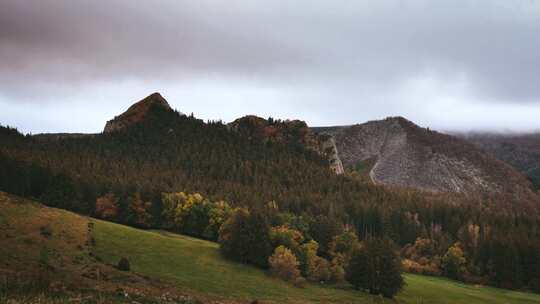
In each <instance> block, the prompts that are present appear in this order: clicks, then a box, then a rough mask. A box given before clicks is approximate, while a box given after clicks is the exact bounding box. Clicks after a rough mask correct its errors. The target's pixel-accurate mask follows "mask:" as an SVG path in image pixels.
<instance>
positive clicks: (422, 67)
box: [0, 0, 540, 134]
mask: <svg viewBox="0 0 540 304" xmlns="http://www.w3.org/2000/svg"><path fill="white" fill-rule="evenodd" d="M153 92H160V93H161V94H162V95H163V96H164V97H165V98H166V99H167V100H168V102H169V103H170V104H171V106H172V107H174V108H176V109H177V110H179V111H181V112H183V113H194V115H195V116H197V117H199V118H202V119H205V120H218V119H221V120H223V121H225V122H228V121H232V120H234V119H236V118H238V117H241V116H243V115H247V114H255V115H258V116H262V117H269V116H272V117H275V118H282V119H287V118H289V119H302V120H305V121H307V122H308V124H309V125H312V126H328V125H349V124H354V123H362V122H365V121H368V120H375V119H382V118H385V117H387V116H404V117H406V118H408V119H410V120H412V121H414V122H416V123H417V124H419V125H421V126H423V127H429V128H431V129H436V130H449V131H450V130H452V131H515V132H528V131H534V130H540V0H527V1H520V0H512V1H508V0H504V1H499V0H489V1H462V0H452V1H450V0H448V1H432V0H429V1H428V0H426V1H405V0H402V1H398V0H394V1H391V0H389V1H387V0H376V1H375V0H374V1H358V0H332V1H328V0H327V1H319V0H294V1H290V0H287V1H284V0H272V1H269V0H266V1H262V0H245V1H236V0H229V1H219V0H214V1H208V0H192V1H182V0H168V1H165V0H152V1H149V0H138V1H132V0H111V1H107V2H103V1H90V0H87V1H85V0H77V1H73V0H51V1H43V0H25V1H21V0H1V1H0V124H2V125H9V126H13V127H17V128H18V129H19V130H20V131H22V132H25V133H33V134H35V133H41V132H85V133H86V132H100V131H101V130H102V129H103V127H104V125H105V122H106V121H107V120H109V119H112V118H113V117H114V116H115V115H118V114H120V113H122V112H123V111H125V110H126V109H127V108H128V107H129V105H131V104H132V103H134V102H136V101H138V100H140V99H142V98H144V97H145V96H147V95H149V94H151V93H153Z"/></svg>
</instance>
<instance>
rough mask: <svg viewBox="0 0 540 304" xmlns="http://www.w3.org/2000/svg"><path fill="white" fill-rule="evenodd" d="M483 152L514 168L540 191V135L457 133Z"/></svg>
mask: <svg viewBox="0 0 540 304" xmlns="http://www.w3.org/2000/svg"><path fill="white" fill-rule="evenodd" d="M455 135H456V136H458V137H461V138H463V139H465V140H467V141H469V142H471V143H473V144H475V145H476V146H478V147H479V148H481V149H482V150H484V151H486V152H488V153H492V154H493V155H494V156H495V157H497V158H498V159H500V160H502V161H505V162H507V163H508V164H510V165H512V166H514V167H515V168H516V169H517V170H518V171H520V172H521V173H523V174H524V175H525V176H527V177H528V178H529V179H530V180H531V182H532V183H533V185H534V187H535V188H536V189H540V133H530V134H498V133H481V132H477V133H456V134H455Z"/></svg>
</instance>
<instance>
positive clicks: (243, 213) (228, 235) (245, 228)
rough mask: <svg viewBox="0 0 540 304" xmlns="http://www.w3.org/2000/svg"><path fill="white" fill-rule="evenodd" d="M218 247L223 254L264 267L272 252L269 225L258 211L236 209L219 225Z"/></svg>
mask: <svg viewBox="0 0 540 304" xmlns="http://www.w3.org/2000/svg"><path fill="white" fill-rule="evenodd" d="M219 243H220V245H221V247H220V249H221V252H222V253H223V255H224V256H226V257H227V258H230V259H232V260H235V261H239V262H242V263H248V264H253V265H256V266H259V267H263V268H266V267H267V266H268V257H269V256H270V255H271V253H272V245H271V240H270V226H269V225H268V222H267V219H266V217H265V216H263V215H262V214H261V213H259V212H249V211H247V210H245V209H239V210H237V211H236V212H235V213H234V214H233V215H232V216H231V217H230V218H229V219H228V220H227V221H226V222H225V223H224V224H223V225H222V227H221V230H220V233H219Z"/></svg>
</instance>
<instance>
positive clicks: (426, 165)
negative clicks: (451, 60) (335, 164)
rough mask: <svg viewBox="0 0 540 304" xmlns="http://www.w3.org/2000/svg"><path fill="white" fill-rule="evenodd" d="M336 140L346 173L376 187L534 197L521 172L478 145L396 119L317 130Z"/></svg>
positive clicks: (519, 198) (523, 197) (517, 199)
mask: <svg viewBox="0 0 540 304" xmlns="http://www.w3.org/2000/svg"><path fill="white" fill-rule="evenodd" d="M315 130H316V131H318V132H321V133H326V134H330V135H332V136H333V137H334V138H335V141H336V144H337V148H338V153H339V157H340V158H341V160H342V161H343V164H344V165H345V167H347V168H349V169H353V170H365V171H367V172H369V176H370V178H371V179H372V180H373V181H374V182H375V183H380V184H385V185H392V186H401V187H412V188H417V189H422V190H428V191H435V192H455V193H463V194H468V195H472V194H478V193H484V194H494V193H497V194H507V195H511V196H513V197H514V198H515V199H516V201H519V200H522V199H528V198H532V197H535V195H534V194H533V193H532V192H531V191H530V187H531V185H530V183H529V181H528V180H527V179H526V178H524V177H523V176H522V175H521V174H520V173H519V172H517V171H516V170H514V169H513V168H511V167H510V166H509V165H507V164H505V163H503V162H502V161H499V160H498V159H496V158H494V157H492V156H491V155H489V154H487V153H483V152H482V151H481V150H480V149H478V148H476V147H475V146H474V145H472V144H470V143H468V142H466V141H464V140H462V139H459V138H456V137H453V136H449V135H446V134H442V133H438V132H435V131H431V130H429V129H424V128H421V127H419V126H417V125H415V124H414V123H412V122H410V121H408V120H406V119H404V118H402V117H392V118H387V119H384V120H380V121H370V122H367V123H364V124H358V125H354V126H348V127H334V128H317V129H315Z"/></svg>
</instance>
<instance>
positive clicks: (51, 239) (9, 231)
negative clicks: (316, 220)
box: [0, 193, 540, 304]
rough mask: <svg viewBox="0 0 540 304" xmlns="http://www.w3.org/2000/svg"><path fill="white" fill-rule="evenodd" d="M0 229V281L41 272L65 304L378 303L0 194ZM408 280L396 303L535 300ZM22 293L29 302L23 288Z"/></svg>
mask: <svg viewBox="0 0 540 304" xmlns="http://www.w3.org/2000/svg"><path fill="white" fill-rule="evenodd" d="M89 223H90V225H89ZM0 225H1V227H2V230H1V231H2V233H3V234H5V235H6V236H8V237H3V238H0V245H1V246H2V248H8V250H2V251H0V257H1V259H0V261H1V263H2V264H0V265H1V266H0V267H1V268H2V271H3V272H1V273H0V277H1V278H5V277H6V275H5V274H6V273H8V274H10V273H13V272H14V271H17V272H19V273H23V272H22V271H23V270H24V271H25V272H26V273H29V272H33V273H40V272H37V271H36V269H41V268H42V267H47V268H46V269H48V272H47V274H48V276H47V279H48V280H47V282H48V283H49V284H52V285H51V286H57V287H56V288H57V289H59V291H58V292H57V297H60V299H65V302H77V299H85V301H91V300H92V299H94V300H99V301H101V302H102V303H124V302H126V303H133V301H137V302H140V303H158V302H159V303H210V302H211V303H250V302H251V301H252V300H254V299H257V300H258V301H259V303H373V302H374V301H375V302H377V303H384V301H382V300H380V299H378V298H374V297H372V296H369V295H367V294H365V293H362V292H358V291H353V290H351V289H350V287H348V286H341V287H331V286H324V285H319V284H308V285H307V286H306V287H305V288H297V287H293V286H291V285H288V284H287V283H284V282H282V281H280V280H277V279H274V278H272V277H269V276H268V275H267V274H266V273H265V272H263V271H262V270H259V269H256V268H253V267H251V266H246V265H241V264H237V263H233V262H229V261H227V260H224V259H223V258H222V257H221V256H220V255H219V253H218V250H217V244H215V243H212V242H208V241H202V240H198V239H193V238H190V237H186V236H182V235H176V234H171V233H165V232H161V231H144V230H139V229H134V228H130V227H126V226H122V225H118V224H113V223H109V222H105V221H100V220H94V219H89V218H85V217H81V216H79V215H76V214H73V213H70V212H66V211H63V210H59V209H54V208H47V207H44V206H42V205H40V204H38V203H35V202H32V201H28V200H24V199H20V198H17V197H15V196H12V195H7V194H5V193H0ZM41 227H46V230H44V229H43V228H41ZM89 227H91V228H90V229H89ZM44 231H46V232H44ZM86 240H90V241H89V242H88V244H86V245H85V243H87V242H86ZM44 252H47V253H44ZM120 257H127V258H128V259H129V261H130V263H131V269H132V271H131V272H120V271H118V270H116V269H114V268H113V267H111V266H110V264H116V263H117V261H118V260H119V258H120ZM97 269H99V277H98V276H96V275H95V274H96V273H98V272H97ZM51 270H52V271H51ZM20 277H23V276H20ZM31 279H32V278H31V277H25V282H27V283H28V282H30V280H31ZM34 279H35V278H34ZM40 279H41V282H42V283H43V282H45V281H43V277H40ZM406 280H407V287H406V288H405V290H404V291H403V292H402V293H401V294H399V295H398V298H397V303H418V302H419V301H420V302H422V303H426V304H427V303H456V304H459V303H473V304H474V303H540V296H539V295H534V294H529V293H521V292H511V291H506V290H502V289H495V288H488V287H480V286H472V285H465V284H461V283H457V282H453V281H448V280H445V279H437V278H430V277H424V276H418V275H407V276H406ZM0 282H4V281H3V280H1V281H0ZM42 285H43V284H42ZM89 286H92V289H88V287H89ZM2 287H4V286H2ZM36 287H39V286H36ZM48 287H49V286H47V288H48ZM0 291H2V292H5V290H4V289H0ZM11 291H13V290H11ZM24 294H26V296H30V297H32V293H30V292H29V291H28V289H26V290H25V292H24ZM126 294H127V296H126ZM10 297H11V296H10ZM36 297H39V296H38V295H36ZM3 300H6V296H5V294H4V293H0V302H2V301H3ZM197 301H198V302H197ZM41 303H48V302H46V301H41ZM51 303H52V300H51ZM389 303H396V302H389Z"/></svg>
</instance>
